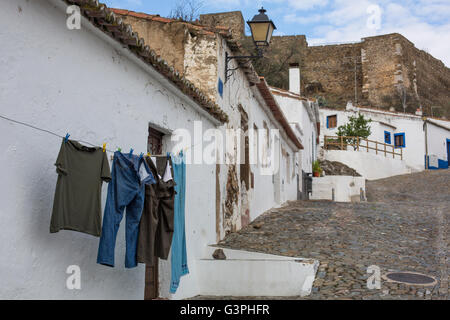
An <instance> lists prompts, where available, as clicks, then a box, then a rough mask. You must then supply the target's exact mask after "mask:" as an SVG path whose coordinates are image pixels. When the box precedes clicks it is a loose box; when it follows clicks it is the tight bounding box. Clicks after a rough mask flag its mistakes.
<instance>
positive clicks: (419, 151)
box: [320, 108, 425, 171]
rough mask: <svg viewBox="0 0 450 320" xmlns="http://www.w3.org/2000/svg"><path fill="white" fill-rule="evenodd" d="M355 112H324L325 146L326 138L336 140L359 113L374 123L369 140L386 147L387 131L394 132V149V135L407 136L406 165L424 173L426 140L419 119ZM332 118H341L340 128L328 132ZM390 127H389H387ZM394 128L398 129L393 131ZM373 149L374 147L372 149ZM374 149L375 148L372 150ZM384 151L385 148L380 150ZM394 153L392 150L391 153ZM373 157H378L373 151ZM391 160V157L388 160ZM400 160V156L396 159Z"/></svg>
mask: <svg viewBox="0 0 450 320" xmlns="http://www.w3.org/2000/svg"><path fill="white" fill-rule="evenodd" d="M355 110H357V111H354V110H347V111H341V110H331V109H325V108H321V109H320V117H321V138H320V141H321V145H322V146H323V143H324V136H325V135H329V136H336V135H337V128H338V127H339V126H341V125H344V124H346V123H348V119H349V118H350V116H357V115H358V112H360V113H361V114H363V115H364V116H365V117H366V118H368V119H372V121H373V122H372V123H371V124H370V127H371V131H372V133H371V135H370V136H369V137H368V139H369V140H374V141H378V142H381V143H384V131H385V130H386V131H389V132H391V144H392V145H394V134H396V133H405V148H403V160H404V161H405V163H406V165H407V166H409V167H410V168H411V169H412V170H414V171H420V170H424V154H425V136H424V132H423V120H422V118H421V117H419V116H415V115H408V114H398V113H390V112H383V111H377V110H369V109H363V108H359V109H355ZM331 115H337V127H336V128H327V117H328V116H331ZM383 123H386V124H389V126H386V125H385V124H383ZM390 126H393V127H395V128H396V129H394V128H392V127H390ZM370 146H372V145H370ZM372 147H373V146H372ZM379 148H380V149H381V148H382V147H381V146H379ZM361 150H362V152H366V149H364V148H362V149H361ZM387 150H388V151H392V149H391V148H388V149H387ZM395 152H396V153H400V149H395ZM369 153H375V151H374V150H370V151H369ZM387 158H389V156H388V157H387ZM396 158H398V156H396Z"/></svg>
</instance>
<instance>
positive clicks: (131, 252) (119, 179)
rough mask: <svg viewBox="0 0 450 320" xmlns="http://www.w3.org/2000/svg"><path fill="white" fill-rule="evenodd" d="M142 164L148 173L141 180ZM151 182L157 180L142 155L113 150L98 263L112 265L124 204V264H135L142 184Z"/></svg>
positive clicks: (142, 201)
mask: <svg viewBox="0 0 450 320" xmlns="http://www.w3.org/2000/svg"><path fill="white" fill-rule="evenodd" d="M141 165H144V168H145V171H146V172H147V174H149V175H148V176H147V177H146V178H145V179H143V180H142V179H141V176H140V173H139V169H140V168H141ZM154 183H156V181H155V178H154V177H153V174H152V173H151V171H150V169H149V168H148V166H147V163H146V162H145V160H144V158H143V157H139V156H135V155H132V154H124V153H121V152H115V153H114V160H113V165H112V172H111V182H110V183H109V186H108V195H107V199H106V205H105V213H104V215H103V226H102V234H101V236H100V244H99V247H98V256H97V263H99V264H103V265H106V266H110V267H114V250H115V247H116V238H117V231H118V230H119V225H120V222H121V221H122V218H123V212H124V209H125V208H126V209H127V216H126V229H125V238H126V254H125V267H126V268H134V267H136V266H137V255H136V249H137V240H138V232H139V222H140V220H141V216H142V210H143V208H144V197H145V185H146V184H154Z"/></svg>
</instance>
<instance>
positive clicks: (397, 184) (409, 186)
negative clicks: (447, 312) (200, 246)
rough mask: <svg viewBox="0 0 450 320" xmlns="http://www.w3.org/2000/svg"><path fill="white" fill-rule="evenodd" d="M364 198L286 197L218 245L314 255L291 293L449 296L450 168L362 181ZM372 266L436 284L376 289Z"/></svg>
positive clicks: (348, 296)
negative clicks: (305, 279)
mask: <svg viewBox="0 0 450 320" xmlns="http://www.w3.org/2000/svg"><path fill="white" fill-rule="evenodd" d="M367 198H368V202H366V203H348V204H347V203H332V202H326V201H297V202H291V203H289V204H288V205H287V206H285V207H283V208H280V209H273V210H271V211H269V212H267V213H265V214H263V215H262V216H260V217H259V218H258V219H256V220H255V221H253V223H252V224H250V225H249V226H248V227H246V228H245V229H243V230H241V231H239V232H237V233H232V234H230V235H229V236H228V237H227V238H226V239H224V240H223V241H222V242H221V243H219V245H221V246H224V247H228V248H233V249H244V250H250V251H257V252H264V253H270V254H277V255H284V256H293V257H303V258H315V259H318V260H319V261H320V266H319V270H318V272H317V274H316V280H315V282H314V284H313V290H312V294H311V295H310V296H308V297H305V298H301V297H294V298H293V299H363V300H370V299H439V300H441V299H446V300H448V298H449V294H448V292H449V291H448V275H449V272H450V269H449V261H448V248H449V247H450V238H449V236H448V220H449V215H450V170H442V171H428V172H422V173H415V174H411V175H405V176H397V177H392V178H388V179H382V180H377V181H371V182H370V181H368V183H367ZM371 265H376V266H379V267H380V269H381V274H382V275H384V274H386V273H387V272H390V271H412V272H419V273H423V274H426V275H430V276H432V277H434V278H435V279H436V280H437V284H436V285H434V286H431V287H422V286H410V285H405V284H398V283H392V282H387V281H385V280H382V281H381V289H379V290H377V289H372V290H369V289H368V288H367V279H368V277H369V274H368V273H367V268H368V267H369V266H371ZM197 298H199V299H254V298H255V297H253V298H252V297H197ZM256 298H257V299H268V298H269V299H284V298H279V297H278V298H277V297H256Z"/></svg>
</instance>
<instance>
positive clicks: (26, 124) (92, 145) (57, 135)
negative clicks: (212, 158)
mask: <svg viewBox="0 0 450 320" xmlns="http://www.w3.org/2000/svg"><path fill="white" fill-rule="evenodd" d="M0 119H3V120H6V121H10V122H14V123H17V124H20V125H23V126H26V127H29V128H32V129H35V130H38V131H42V132H45V133H48V134H51V135H54V136H56V137H58V138H61V139H64V138H66V137H67V136H62V135H60V134H57V133H55V132H53V131H50V130H47V129H42V128H39V127H36V126H34V125H31V124H28V123H26V122H23V121H18V120H15V119H11V118H9V117H5V116H3V115H0ZM77 141H78V142H80V143H83V144H85V145H88V146H91V147H94V148H101V147H100V146H98V145H95V144H93V143H90V142H87V141H82V140H77ZM200 143H201V142H199V143H196V144H193V145H190V146H189V147H187V148H185V149H183V151H187V150H189V149H191V148H193V147H195V146H197V145H198V144H200ZM105 151H107V152H110V153H114V152H116V151H113V150H109V149H105ZM154 156H156V155H154Z"/></svg>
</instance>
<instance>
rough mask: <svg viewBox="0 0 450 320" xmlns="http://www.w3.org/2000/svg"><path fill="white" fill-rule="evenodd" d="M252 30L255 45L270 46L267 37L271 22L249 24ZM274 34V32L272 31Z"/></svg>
mask: <svg viewBox="0 0 450 320" xmlns="http://www.w3.org/2000/svg"><path fill="white" fill-rule="evenodd" d="M249 25H250V29H251V31H252V37H253V41H254V42H255V44H256V45H257V46H258V45H263V46H264V45H268V44H269V42H268V41H267V35H268V33H269V29H270V22H249ZM272 32H273V30H272Z"/></svg>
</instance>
